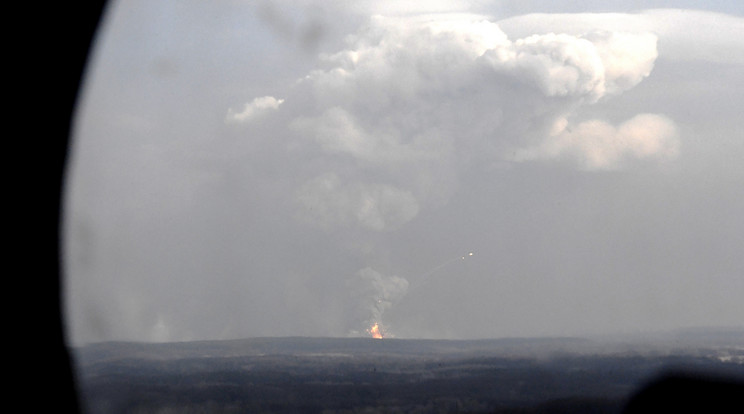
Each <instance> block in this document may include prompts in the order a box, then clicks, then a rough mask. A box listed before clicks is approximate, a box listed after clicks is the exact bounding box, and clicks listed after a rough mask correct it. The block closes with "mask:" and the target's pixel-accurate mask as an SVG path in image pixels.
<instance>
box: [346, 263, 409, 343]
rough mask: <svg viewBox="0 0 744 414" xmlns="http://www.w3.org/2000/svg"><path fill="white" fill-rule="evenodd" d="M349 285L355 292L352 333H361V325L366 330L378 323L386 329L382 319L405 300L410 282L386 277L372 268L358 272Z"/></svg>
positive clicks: (396, 277)
mask: <svg viewBox="0 0 744 414" xmlns="http://www.w3.org/2000/svg"><path fill="white" fill-rule="evenodd" d="M349 285H350V288H351V289H352V291H353V294H352V299H353V301H354V303H353V308H354V310H355V315H354V318H353V319H354V320H353V323H354V325H355V327H354V328H352V333H356V332H360V331H359V330H358V328H357V327H358V326H359V325H360V324H361V325H363V327H364V328H369V327H371V326H372V325H374V324H376V323H379V324H380V325H383V327H384V324H383V323H382V317H383V315H384V313H385V311H387V310H388V309H390V308H391V307H392V306H393V305H395V304H396V303H398V302H399V301H400V300H401V299H403V297H404V296H405V295H406V292H407V291H408V280H406V279H405V278H402V277H398V276H386V275H383V274H382V273H380V272H378V271H376V270H374V269H372V268H370V267H365V268H364V269H360V270H359V271H358V272H356V274H355V275H354V277H353V278H352V279H351V280H350V281H349ZM383 329H385V328H383ZM383 332H385V331H383ZM385 333H387V332H385Z"/></svg>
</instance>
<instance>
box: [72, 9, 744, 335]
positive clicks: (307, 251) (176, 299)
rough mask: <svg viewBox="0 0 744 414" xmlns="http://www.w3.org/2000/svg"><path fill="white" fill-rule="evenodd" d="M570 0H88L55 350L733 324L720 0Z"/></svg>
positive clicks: (735, 58) (734, 223)
mask: <svg viewBox="0 0 744 414" xmlns="http://www.w3.org/2000/svg"><path fill="white" fill-rule="evenodd" d="M585 3H589V2H570V4H566V5H562V4H561V2H553V1H519V2H516V1H515V2H508V1H488V0H480V1H477V0H472V1H465V0H463V1H451V2H444V1H431V2H425V3H424V2H414V1H374V2H373V1H357V2H340V1H338V2H337V1H324V2H319V1H309V0H305V1H288V0H287V1H284V0H279V1H238V0H234V1H223V2H199V1H157V2H151V1H139V0H137V1H126V2H114V3H112V4H110V5H109V6H108V9H107V12H106V14H105V16H104V19H103V23H102V26H101V29H100V30H99V35H98V37H97V39H96V41H95V44H94V46H95V47H94V53H93V55H92V58H91V60H90V61H89V66H88V69H87V72H86V78H85V79H86V80H85V84H84V86H83V89H82V91H81V92H82V94H81V100H80V102H79V105H78V110H77V114H76V117H75V120H74V130H73V136H72V145H71V148H70V157H69V164H68V169H67V175H66V186H65V200H64V211H63V223H62V225H63V249H64V250H63V260H64V278H63V281H62V282H63V289H64V290H63V293H64V297H63V302H64V308H65V320H66V326H67V334H68V341H69V342H70V343H71V344H84V343H92V342H100V341H111V340H127V341H145V342H162V341H192V340H203V339H234V338H246V337H264V336H333V337H349V336H351V337H355V336H370V335H371V334H370V332H369V330H370V329H371V328H372V326H373V325H374V324H378V326H379V327H380V329H381V331H382V333H383V335H384V336H387V337H396V338H443V339H470V338H501V337H535V336H576V335H579V336H580V335H601V334H627V333H642V332H655V331H668V330H674V329H681V328H690V327H742V326H744V301H742V300H741V297H742V296H743V295H744V254H742V252H744V219H743V218H742V212H743V211H744V162H742V160H744V134H743V133H742V131H743V130H744V117H742V116H741V108H742V107H744V76H742V73H744V10H742V7H741V6H740V5H739V4H738V3H737V2H733V1H732V2H705V3H702V2H666V1H622V2H620V1H599V2H591V4H585ZM670 7H675V8H670ZM679 7H689V8H687V9H684V8H679ZM700 7H705V9H700Z"/></svg>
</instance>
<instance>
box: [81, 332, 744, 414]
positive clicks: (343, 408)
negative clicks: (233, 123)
mask: <svg viewBox="0 0 744 414" xmlns="http://www.w3.org/2000/svg"><path fill="white" fill-rule="evenodd" d="M726 338H728V342H725V343H726V344H727V345H723V342H721V341H719V340H716V341H715V342H716V344H714V345H711V346H701V345H700V344H701V343H706V340H705V338H701V337H700V336H699V335H697V334H695V333H688V334H685V337H684V338H682V339H680V336H671V337H669V338H660V337H656V338H652V339H649V340H644V341H640V340H639V339H638V338H635V339H634V340H635V341H636V342H633V341H630V340H628V341H617V342H610V341H607V340H589V339H581V338H543V339H523V338H521V339H520V338H512V339H493V340H469V341H449V340H447V341H445V340H408V339H382V340H380V339H371V338H307V337H289V338H252V339H242V340H231V341H200V342H184V343H163V344H143V343H129V342H109V343H100V344H92V345H88V346H85V347H81V348H77V349H75V356H76V357H75V359H76V362H77V366H78V369H79V374H80V375H79V379H80V382H79V388H80V391H81V395H82V396H83V400H84V404H83V405H84V406H85V407H87V410H88V412H89V413H91V414H93V413H95V414H99V413H103V414H106V413H117V414H118V413H130V412H137V413H162V412H178V413H191V412H209V413H233V412H236V413H237V412H251V413H297V412H300V413H319V414H320V413H323V414H334V413H337V414H342V413H343V414H349V413H355V412H364V413H373V412H398V413H447V412H459V413H462V412H472V413H497V412H502V413H506V412H509V413H516V412H520V413H530V412H533V413H537V412H573V413H582V412H587V413H589V412H592V413H618V412H620V411H621V410H622V408H623V407H624V404H625V402H626V401H627V400H628V399H629V398H630V396H631V395H632V394H633V393H634V392H635V391H636V390H637V389H638V388H639V387H640V386H642V385H643V384H645V383H647V382H648V381H650V380H652V379H653V378H655V377H657V376H659V375H662V374H664V373H669V372H684V373H692V374H695V375H716V376H721V377H723V378H733V379H735V380H737V381H742V383H744V341H739V339H741V338H739V337H733V339H734V340H733V341H732V340H731V337H729V336H727V337H726ZM719 339H720V338H719Z"/></svg>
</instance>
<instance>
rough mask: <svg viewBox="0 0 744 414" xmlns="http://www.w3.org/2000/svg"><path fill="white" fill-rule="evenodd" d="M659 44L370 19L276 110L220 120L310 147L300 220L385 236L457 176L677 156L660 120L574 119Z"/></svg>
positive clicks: (643, 71) (639, 76)
mask: <svg viewBox="0 0 744 414" xmlns="http://www.w3.org/2000/svg"><path fill="white" fill-rule="evenodd" d="M656 44H657V38H656V36H655V35H653V34H650V33H625V32H597V31H593V32H587V33H584V34H555V33H547V34H538V35H531V36H526V37H524V38H521V39H515V40H512V39H509V38H508V37H507V35H506V34H505V33H504V32H503V31H502V30H501V29H500V28H499V26H498V25H497V24H496V23H493V22H490V21H488V20H486V19H484V18H482V17H479V16H473V15H451V14H445V15H441V16H437V17H432V16H424V17H421V16H418V17H395V18H392V17H380V16H377V17H373V18H371V20H370V22H369V24H368V25H367V26H366V27H364V28H363V29H361V30H360V31H359V32H357V33H356V34H355V35H353V36H351V37H349V38H348V40H347V46H346V48H345V49H344V50H341V51H339V52H337V53H333V54H326V55H322V56H320V67H319V68H318V69H317V70H314V71H312V72H310V73H309V74H308V75H307V76H306V77H304V78H303V79H301V80H300V81H299V82H298V84H297V85H295V87H294V89H293V90H292V91H291V92H290V93H289V94H288V96H287V97H286V102H285V103H283V104H282V106H281V107H279V104H281V103H282V102H283V101H279V100H274V99H273V98H271V99H272V100H269V99H268V98H261V99H262V100H256V101H253V103H251V104H249V105H247V106H246V108H245V110H244V111H243V112H241V113H239V114H237V113H232V114H230V116H231V119H232V120H233V121H239V120H240V119H245V120H249V119H252V118H253V114H254V113H258V111H259V109H260V110H261V113H262V114H266V113H267V112H268V111H269V110H272V111H273V112H274V113H277V114H282V115H280V116H282V119H283V120H284V121H283V123H282V125H287V126H288V130H286V131H285V132H284V133H286V134H288V135H287V140H288V142H290V144H289V145H290V146H291V147H302V148H305V149H310V150H313V151H317V153H318V157H319V159H320V160H323V161H322V162H317V163H314V164H313V165H311V166H308V167H307V169H306V170H305V171H304V176H306V177H308V178H307V181H306V182H305V183H301V184H299V185H298V190H297V192H296V200H297V205H298V208H299V209H300V213H299V214H298V216H299V217H300V218H301V219H303V220H304V221H306V222H308V223H313V224H316V225H319V226H321V227H324V228H328V227H332V226H336V225H340V226H347V227H348V226H352V227H353V226H356V227H359V228H360V229H364V230H374V231H388V230H394V229H397V228H399V227H400V226H402V225H404V224H405V223H407V222H409V221H410V220H412V219H414V218H415V217H416V216H417V214H418V213H419V211H420V210H421V208H422V207H423V206H425V205H436V204H437V203H445V202H447V199H448V197H450V196H451V194H452V193H453V192H454V190H455V189H456V187H457V184H458V181H459V179H460V177H461V176H462V175H463V173H464V172H465V170H469V169H479V170H482V171H488V170H489V169H491V168H493V166H495V165H504V164H508V163H514V162H539V161H542V160H563V161H564V162H566V163H568V164H569V165H573V166H574V167H577V168H581V169H585V170H595V169H615V168H621V167H622V166H623V164H624V163H625V162H627V161H629V160H645V161H647V162H648V161H653V160H664V159H672V158H674V157H675V156H676V154H677V135H676V128H675V125H674V123H673V122H672V121H671V120H670V119H668V118H665V117H663V116H661V115H656V114H640V115H638V116H636V117H633V118H632V119H630V120H628V121H626V122H624V123H622V124H620V125H619V126H614V125H612V124H610V123H608V122H607V121H605V120H585V119H584V120H577V118H579V116H578V115H579V114H580V109H581V108H582V107H584V106H586V105H592V104H595V103H597V102H599V101H601V100H602V99H606V98H607V97H609V96H612V95H618V94H621V93H623V92H624V91H626V90H628V89H630V88H633V87H634V86H636V85H637V84H638V83H640V82H641V81H642V80H643V79H644V78H646V77H647V76H648V75H649V74H650V73H651V71H652V69H653V66H654V62H655V60H656V57H657V49H656ZM277 125H279V124H277Z"/></svg>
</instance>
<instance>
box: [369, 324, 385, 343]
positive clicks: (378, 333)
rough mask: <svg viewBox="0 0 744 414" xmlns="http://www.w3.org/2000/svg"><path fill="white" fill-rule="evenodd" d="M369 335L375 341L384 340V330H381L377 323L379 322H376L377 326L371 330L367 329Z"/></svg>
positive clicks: (373, 326)
mask: <svg viewBox="0 0 744 414" xmlns="http://www.w3.org/2000/svg"><path fill="white" fill-rule="evenodd" d="M367 333H368V334H370V335H372V337H373V338H375V339H382V338H383V335H382V328H380V324H379V323H377V322H375V324H374V325H372V327H371V328H369V329H367Z"/></svg>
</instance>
